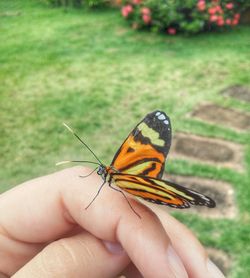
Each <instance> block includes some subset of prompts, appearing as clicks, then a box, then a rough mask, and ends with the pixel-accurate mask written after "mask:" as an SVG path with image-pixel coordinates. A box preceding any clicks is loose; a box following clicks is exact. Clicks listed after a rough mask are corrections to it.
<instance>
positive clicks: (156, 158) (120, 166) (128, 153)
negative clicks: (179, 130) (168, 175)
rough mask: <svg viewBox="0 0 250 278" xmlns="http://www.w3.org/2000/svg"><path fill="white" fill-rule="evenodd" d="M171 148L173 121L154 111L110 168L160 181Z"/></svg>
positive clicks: (119, 151)
mask: <svg viewBox="0 0 250 278" xmlns="http://www.w3.org/2000/svg"><path fill="white" fill-rule="evenodd" d="M170 145H171V123H170V119H169V117H168V116H167V115H166V114H165V113H164V112H161V111H154V112H152V113H150V114H148V115H146V117H145V118H144V119H143V120H142V121H141V122H140V123H139V124H138V125H137V126H136V127H135V128H134V129H133V131H132V132H131V133H130V134H129V136H128V137H127V139H126V140H125V141H124V143H123V144H122V145H121V147H120V148H119V150H118V151H117V153H116V155H115V156H114V159H113V161H112V163H111V165H110V166H111V168H113V169H115V170H116V171H117V172H122V173H126V174H133V175H145V176H148V177H153V178H161V177H162V174H163V171H164V167H165V160H166V157H167V154H168V152H169V149H170Z"/></svg>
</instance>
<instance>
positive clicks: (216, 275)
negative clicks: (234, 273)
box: [207, 259, 225, 278]
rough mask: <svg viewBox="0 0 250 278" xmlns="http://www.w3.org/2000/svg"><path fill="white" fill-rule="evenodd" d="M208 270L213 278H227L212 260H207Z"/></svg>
mask: <svg viewBox="0 0 250 278" xmlns="http://www.w3.org/2000/svg"><path fill="white" fill-rule="evenodd" d="M207 269H208V272H209V274H210V275H211V278H212V277H213V278H225V276H224V274H223V273H222V272H221V271H220V270H219V268H218V267H217V266H216V265H215V264H214V263H213V262H212V261H211V260H210V259H208V260H207Z"/></svg>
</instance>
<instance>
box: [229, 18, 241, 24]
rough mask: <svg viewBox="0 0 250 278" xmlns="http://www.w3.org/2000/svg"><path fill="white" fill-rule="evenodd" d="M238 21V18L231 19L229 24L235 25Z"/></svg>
mask: <svg viewBox="0 0 250 278" xmlns="http://www.w3.org/2000/svg"><path fill="white" fill-rule="evenodd" d="M238 23H239V20H238V19H236V18H235V19H233V20H232V23H231V25H237V24H238Z"/></svg>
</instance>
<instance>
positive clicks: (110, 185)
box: [108, 181, 141, 218]
mask: <svg viewBox="0 0 250 278" xmlns="http://www.w3.org/2000/svg"><path fill="white" fill-rule="evenodd" d="M108 184H109V187H110V188H112V189H113V190H115V191H118V192H120V193H121V194H122V195H123V197H124V198H125V199H126V201H127V203H128V205H129V207H130V208H131V209H132V211H133V212H134V213H135V214H136V215H137V216H138V217H139V218H141V216H140V215H139V214H138V213H137V212H136V211H135V210H134V208H133V207H132V205H131V204H130V202H129V200H128V198H127V197H126V195H125V194H124V192H123V191H122V190H120V189H118V188H115V187H113V186H112V183H111V181H110V182H109V183H108Z"/></svg>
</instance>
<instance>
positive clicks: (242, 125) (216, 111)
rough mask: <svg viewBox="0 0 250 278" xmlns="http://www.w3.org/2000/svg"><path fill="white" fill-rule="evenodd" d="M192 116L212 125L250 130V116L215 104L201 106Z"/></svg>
mask: <svg viewBox="0 0 250 278" xmlns="http://www.w3.org/2000/svg"><path fill="white" fill-rule="evenodd" d="M192 116H194V117H197V118H200V119H201V120H204V121H207V122H209V123H212V124H218V125H223V126H228V127H230V128H235V129H238V130H241V131H245V130H249V129H250V115H248V114H245V113H242V112H240V111H237V110H233V109H229V108H223V107H221V106H218V105H215V104H204V105H201V106H200V107H198V109H197V110H195V111H194V112H193V113H192Z"/></svg>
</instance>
